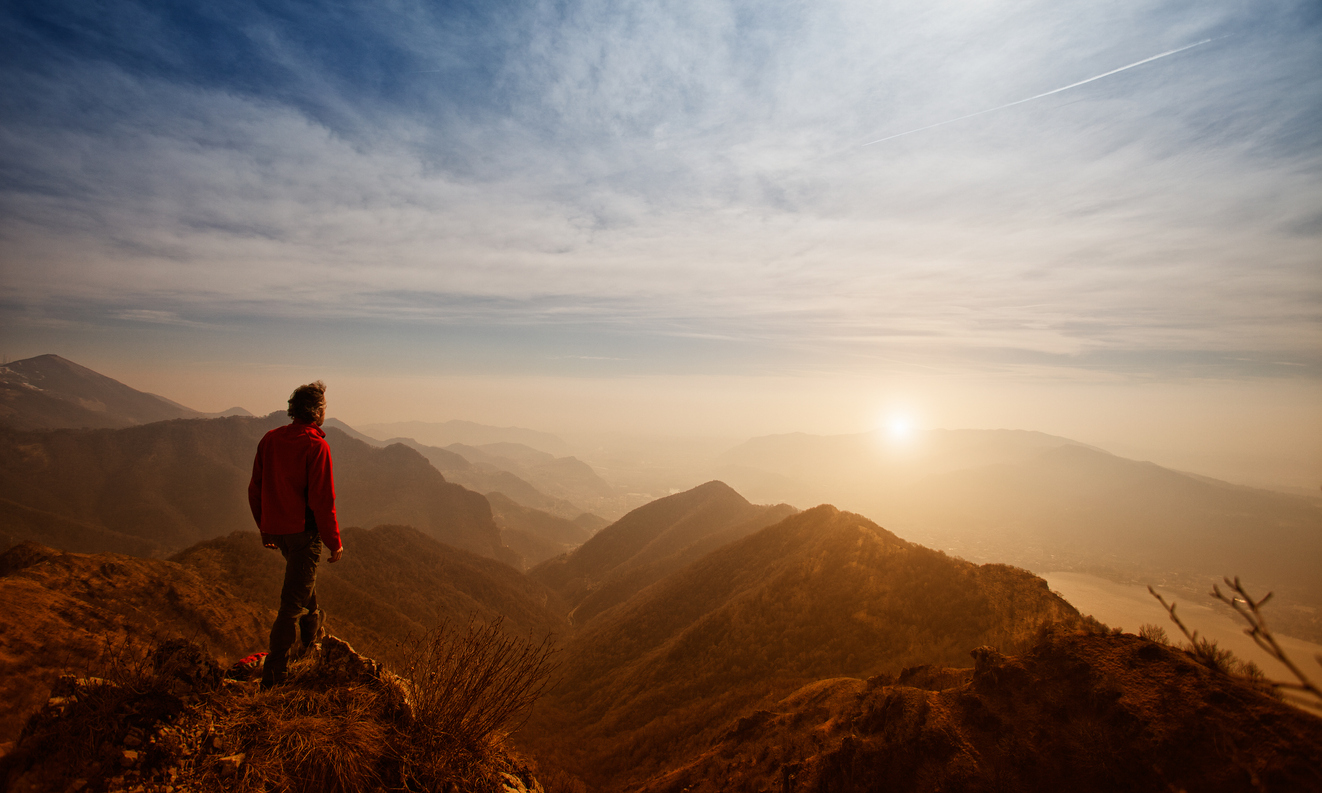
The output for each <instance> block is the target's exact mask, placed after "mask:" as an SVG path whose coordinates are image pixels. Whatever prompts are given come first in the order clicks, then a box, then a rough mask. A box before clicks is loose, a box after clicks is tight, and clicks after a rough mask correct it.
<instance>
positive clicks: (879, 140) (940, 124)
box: [862, 36, 1225, 146]
mask: <svg viewBox="0 0 1322 793" xmlns="http://www.w3.org/2000/svg"><path fill="white" fill-rule="evenodd" d="M1218 38H1225V36H1219V37H1218ZM1216 40H1217V39H1203V40H1202V41H1199V42H1196V43H1194V44H1190V45H1188V46H1185V47H1180V48H1179V49H1176V50H1170V51H1168V52H1163V53H1161V54H1160V55H1153V56H1152V57H1151V58H1144V59H1143V60H1141V61H1135V62H1134V63H1131V64H1129V65H1128V66H1121V67H1120V68H1119V69H1112V70H1111V71H1109V72H1106V73H1105V74H1099V75H1097V76H1096V77H1089V78H1088V79H1087V80H1080V81H1078V82H1077V83H1070V84H1069V85H1066V86H1063V87H1061V88H1053V89H1052V90H1050V91H1047V92H1046V93H1044V94H1038V95H1037V96H1030V97H1028V98H1027V99H1019V100H1016V101H1014V102H1011V103H1009V104H1007V105H999V106H997V107H989V108H987V109H986V110H979V111H978V112H976V113H969V114H968V115H967V116H960V117H959V118H952V119H950V120H948V121H939V122H937V123H935V124H928V125H927V126H925V127H919V128H918V129H911V130H909V131H908V132H901V133H898V134H896V135H888V136H887V137H884V138H877V139H876V140H873V141H868V142H867V143H864V144H862V145H863V146H871V145H872V144H874V143H883V142H885V141H888V140H895V139H896V138H902V137H904V136H905V135H912V134H914V133H915V132H922V131H924V130H928V129H935V128H937V127H944V126H945V125H946V124H954V123H955V122H956V121H963V120H964V119H966V118H973V117H974V116H981V115H984V114H987V113H994V112H996V111H997V110H1004V109H1006V108H1007V107H1014V106H1015V105H1022V104H1023V103H1025V102H1032V101H1033V100H1034V99H1041V98H1042V97H1044V96H1051V95H1052V94H1058V93H1060V92H1061V91H1068V90H1070V89H1071V88H1078V87H1079V86H1081V85H1085V84H1087V83H1091V82H1092V81H1094V80H1100V79H1102V78H1103V77H1110V76H1111V75H1113V74H1118V73H1120V72H1123V71H1125V70H1126V69H1132V68H1134V67H1135V66H1142V65H1143V64H1145V63H1151V62H1152V61H1155V60H1158V59H1160V58H1165V57H1166V56H1168V55H1174V54H1176V53H1177V52H1184V51H1185V50H1191V49H1193V48H1194V47H1201V46H1203V45H1204V44H1207V43H1209V42H1212V41H1216Z"/></svg>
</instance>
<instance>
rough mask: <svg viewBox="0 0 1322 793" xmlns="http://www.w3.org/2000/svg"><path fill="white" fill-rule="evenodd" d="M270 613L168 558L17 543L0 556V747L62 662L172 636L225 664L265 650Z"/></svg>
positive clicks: (90, 661) (88, 661)
mask: <svg viewBox="0 0 1322 793" xmlns="http://www.w3.org/2000/svg"><path fill="white" fill-rule="evenodd" d="M276 601H278V597H277V599H276ZM276 601H272V603H274V602H276ZM273 614H274V612H273V611H272V610H271V603H267V604H256V603H251V602H247V601H244V600H241V599H239V598H237V597H235V594H234V588H233V587H232V586H231V585H229V584H227V583H226V582H225V581H223V580H217V579H214V578H209V577H207V576H205V575H202V574H199V573H198V572H197V571H195V570H193V569H190V568H187V567H184V566H181V565H178V564H174V563H172V562H166V561H163V560H160V559H135V558H132V557H129V556H122V555H120V554H97V555H95V556H89V555H84V554H74V553H64V552H61V551H56V550H53V549H51V548H46V547H44V546H40V545H37V544H35V543H22V544H19V545H16V546H14V547H12V548H10V549H9V550H7V551H6V552H5V553H4V554H0V703H3V704H0V743H3V742H5V741H11V740H13V739H14V738H16V737H17V735H18V730H19V728H20V727H21V726H22V723H23V720H24V719H25V718H26V716H27V714H28V713H29V712H31V710H32V709H34V708H35V707H36V706H37V705H39V704H40V703H41V702H44V701H45V698H46V695H47V693H46V692H47V691H48V690H49V687H50V685H51V683H52V682H53V681H54V680H55V678H56V677H58V676H59V675H60V674H61V673H62V672H65V671H67V670H68V669H70V668H72V669H76V670H82V671H84V672H86V671H87V670H88V669H89V668H91V669H95V668H96V664H97V662H98V661H99V660H104V656H105V654H106V653H107V652H109V653H112V654H114V653H118V654H120V655H124V656H129V657H132V656H133V654H134V653H138V652H141V651H142V650H143V649H144V648H145V647H146V646H148V645H149V644H150V643H152V642H153V641H155V640H157V639H160V638H168V637H179V636H183V637H188V638H192V639H193V640H195V641H201V642H203V643H204V644H206V645H207V646H209V647H210V648H211V650H212V652H215V653H217V654H220V655H222V656H223V657H226V658H228V659H229V660H233V659H235V658H237V657H241V656H243V655H246V654H248V653H250V652H253V651H254V650H257V649H261V648H263V647H264V646H265V644H266V637H267V635H268V633H269V631H270V630H271V618H272V616H273Z"/></svg>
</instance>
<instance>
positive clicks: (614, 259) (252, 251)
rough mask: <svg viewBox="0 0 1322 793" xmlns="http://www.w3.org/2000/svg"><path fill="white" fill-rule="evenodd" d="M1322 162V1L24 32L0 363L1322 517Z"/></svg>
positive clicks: (185, 6)
mask: <svg viewBox="0 0 1322 793" xmlns="http://www.w3.org/2000/svg"><path fill="white" fill-rule="evenodd" d="M1094 78H1096V79H1094ZM1060 89H1063V90H1060ZM1025 100H1027V101H1025ZM984 111H986V112H984ZM1320 144H1322V6H1319V4H1318V3H1316V2H1315V0H1297V1H1296V0H1252V2H1250V1H1249V0H1243V1H1239V0H1208V1H1204V2H1173V1H1172V2H1160V1H1158V2H1131V3H1098V2H1080V1H1078V0H1053V2H1045V1H1044V0H1041V1H1039V0H1024V1H1022V2H993V1H992V0H962V1H961V2H946V1H945V0H932V1H931V2H922V3H918V2H908V3H892V2H836V1H835V0H820V1H819V2H812V3H800V2H774V1H773V2H756V3H753V2H749V3H743V2H721V0H702V1H701V2H696V1H694V2H686V1H684V0H676V1H674V2H631V1H630V0H616V1H615V2H596V1H595V0H561V1H560V2H537V0H525V1H524V2H519V3H502V2H484V3H471V4H470V3H444V2H440V3H423V2H406V1H404V0H399V1H387V2H371V3H367V2H363V3H353V2H338V3H320V4H315V3H290V2H281V0H266V1H264V2H261V3H242V2H208V3H201V2H191V3H190V2H173V3H135V2H132V1H131V0H117V2H114V3H89V2H85V1H84V2H59V0H45V1H44V2H40V3H37V2H30V3H29V2H10V3H6V4H5V5H4V7H3V9H0V267H2V270H0V329H2V330H3V339H0V353H3V354H4V355H5V356H6V357H7V358H8V359H10V360H14V359H18V358H24V357H28V356H31V355H38V354H43V353H57V354H60V355H63V356H64V357H66V358H70V359H72V360H75V361H77V362H78V363H81V364H83V365H86V366H89V367H91V368H94V369H96V370H97V371H100V372H102V373H104V374H108V375H110V376H112V377H116V378H117V379H120V380H122V381H124V382H127V383H129V384H130V385H133V386H135V387H138V388H142V389H145V390H150V391H153V392H155V393H160V394H162V395H164V396H167V397H169V398H171V399H174V400H176V401H179V402H182V403H184V404H187V405H190V406H192V407H195V408H198V409H201V410H222V409H225V408H228V407H230V406H232V405H235V404H238V405H243V406H244V407H247V408H248V409H250V410H253V411H254V412H266V411H267V410H270V409H275V408H277V407H279V406H280V405H281V404H282V403H283V401H284V399H285V397H286V396H287V394H288V392H289V391H290V390H291V388H292V386H293V385H295V384H297V383H299V382H305V381H307V380H311V379H314V378H318V377H319V378H322V379H325V380H326V381H327V383H328V384H329V386H330V389H329V391H328V397H329V399H330V400H331V406H332V413H337V414H338V415H339V416H340V417H341V418H343V419H344V420H346V421H350V423H353V422H360V423H370V422H382V421H397V420H406V419H422V420H434V421H443V420H447V419H452V418H460V419H468V420H473V421H481V422H484V423H492V424H499V425H510V424H519V425H523V426H531V427H535V428H537V429H543V430H549V431H559V432H564V433H574V432H580V433H582V432H588V431H591V430H611V431H628V432H636V433H652V434H656V435H667V434H670V435H675V434H694V435H699V434H708V435H712V434H716V435H721V436H728V437H730V438H736V439H737V438H742V437H748V436H750V435H757V434H766V433H774V432H790V431H806V432H818V433H836V432H857V431H864V430H867V429H871V428H873V427H876V426H879V425H883V424H884V423H885V422H887V421H890V420H893V419H894V418H895V417H896V416H899V415H903V416H906V417H908V418H909V419H910V420H912V421H914V422H915V423H917V424H919V425H922V426H931V427H938V426H943V427H952V428H954V427H985V428H996V427H1012V428H1021V429H1036V430H1042V431H1047V432H1054V433H1057V434H1062V435H1066V436H1068V437H1072V438H1075V439H1077V440H1081V441H1084V442H1089V443H1095V444H1097V445H1100V446H1102V447H1103V448H1107V449H1109V450H1111V451H1115V452H1116V453H1120V454H1125V455H1126V456H1134V457H1138V458H1140V459H1152V460H1155V461H1157V462H1162V463H1163V464H1168V465H1173V466H1177V467H1182V468H1184V469H1186V470H1195V471H1198V472H1200V473H1208V474H1211V475H1217V476H1222V477H1225V478H1230V479H1231V480H1232V481H1244V482H1248V483H1255V484H1276V485H1290V486H1296V487H1309V488H1312V489H1316V488H1317V487H1318V485H1319V483H1322V183H1320V181H1319V172H1320V170H1322V145H1320Z"/></svg>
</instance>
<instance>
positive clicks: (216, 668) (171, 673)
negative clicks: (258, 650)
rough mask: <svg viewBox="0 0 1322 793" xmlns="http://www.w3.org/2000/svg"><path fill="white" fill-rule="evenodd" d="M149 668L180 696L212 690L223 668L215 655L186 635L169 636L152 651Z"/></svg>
mask: <svg viewBox="0 0 1322 793" xmlns="http://www.w3.org/2000/svg"><path fill="white" fill-rule="evenodd" d="M151 664H152V669H153V670H155V672H156V674H157V675H158V676H159V677H160V678H162V679H164V680H167V681H169V688H170V692H171V693H172V694H176V695H179V696H183V695H186V694H192V693H196V692H201V691H211V690H212V689H214V688H216V687H217V686H219V685H220V681H221V678H222V677H223V675H224V670H222V669H221V668H220V664H218V663H216V659H215V658H212V657H211V655H210V654H208V653H207V652H206V651H205V650H203V649H202V648H201V647H199V646H197V645H196V644H194V643H192V642H190V641H188V640H187V639H170V640H169V641H166V642H162V643H161V644H160V645H158V646H157V647H156V649H155V650H153V651H152V654H151Z"/></svg>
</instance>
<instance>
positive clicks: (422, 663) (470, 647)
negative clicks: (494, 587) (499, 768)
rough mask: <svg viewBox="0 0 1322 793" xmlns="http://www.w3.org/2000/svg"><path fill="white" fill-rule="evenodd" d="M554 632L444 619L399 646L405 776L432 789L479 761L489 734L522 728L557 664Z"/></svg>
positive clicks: (494, 735) (500, 734) (498, 622)
mask: <svg viewBox="0 0 1322 793" xmlns="http://www.w3.org/2000/svg"><path fill="white" fill-rule="evenodd" d="M558 652H559V651H558V650H557V649H556V647H555V646H554V645H553V644H552V640H551V637H547V638H546V639H544V640H542V641H541V642H540V643H534V642H532V641H530V640H524V639H520V638H517V637H513V636H510V635H509V634H507V633H505V631H504V629H503V625H502V621H501V620H499V619H498V620H496V621H494V622H491V623H482V622H478V621H477V620H476V619H472V620H470V621H469V622H468V624H467V626H465V627H462V628H461V627H458V626H456V625H454V624H452V623H450V622H443V623H441V624H440V625H439V626H437V627H436V628H435V629H433V630H431V631H429V632H428V633H426V634H425V635H423V636H422V637H420V638H418V639H415V640H413V641H410V642H407V643H405V644H404V646H403V647H402V649H401V653H400V655H401V657H402V658H403V661H402V663H401V666H400V677H401V679H402V682H403V684H404V686H405V689H406V691H407V693H408V699H409V703H410V705H411V706H412V725H411V728H410V729H409V731H408V735H407V743H406V745H405V747H404V749H405V750H404V752H403V756H402V757H401V760H402V768H403V771H404V774H405V778H406V780H413V781H416V782H418V783H420V784H421V785H422V786H423V787H424V788H425V789H437V788H438V787H439V786H440V784H441V783H443V782H449V781H451V780H450V779H449V777H450V776H451V775H453V774H455V773H460V774H462V773H463V769H465V768H467V767H469V766H471V765H473V764H474V763H477V764H479V765H480V764H481V763H480V761H481V758H482V757H484V756H485V755H486V754H487V753H488V752H489V747H490V745H491V743H492V741H493V739H497V738H502V737H503V736H504V735H507V734H508V733H510V732H512V731H513V730H515V729H517V728H518V727H519V726H521V725H522V724H523V722H524V720H526V719H527V717H528V713H529V712H530V710H531V708H532V704H533V703H534V702H535V701H536V700H537V698H538V697H540V696H541V694H542V693H543V692H544V691H545V690H546V687H547V685H548V684H549V683H550V680H551V676H552V674H553V673H554V672H555V670H556V669H557V668H558V666H559V663H558V661H557V660H556V655H557V654H558Z"/></svg>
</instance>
